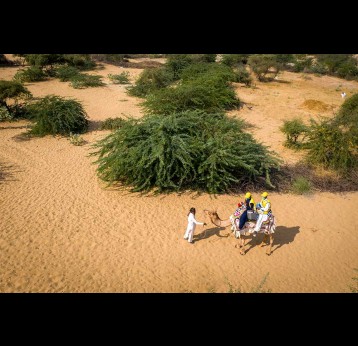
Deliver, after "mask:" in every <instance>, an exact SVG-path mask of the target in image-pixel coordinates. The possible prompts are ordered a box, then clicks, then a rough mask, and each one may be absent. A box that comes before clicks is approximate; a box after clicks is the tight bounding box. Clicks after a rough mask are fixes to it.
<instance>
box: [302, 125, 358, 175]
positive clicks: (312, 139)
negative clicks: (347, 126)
mask: <svg viewBox="0 0 358 346" xmlns="http://www.w3.org/2000/svg"><path fill="white" fill-rule="evenodd" d="M356 126H357V125H356ZM307 134H308V142H307V144H306V145H305V147H307V148H308V154H307V159H308V161H310V162H311V163H313V164H322V165H323V166H324V167H326V168H331V169H334V170H336V171H338V172H340V173H348V172H349V170H350V169H354V168H355V167H357V164H358V147H357V132H356V131H345V130H342V129H341V128H340V127H339V126H337V124H336V123H335V121H334V120H333V121H332V120H331V119H328V120H327V119H324V120H321V121H315V120H311V126H310V128H309V131H308V132H307Z"/></svg>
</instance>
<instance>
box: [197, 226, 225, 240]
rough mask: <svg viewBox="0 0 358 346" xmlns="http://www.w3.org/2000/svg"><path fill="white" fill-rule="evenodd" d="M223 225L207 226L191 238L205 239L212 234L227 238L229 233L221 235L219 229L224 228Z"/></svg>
mask: <svg viewBox="0 0 358 346" xmlns="http://www.w3.org/2000/svg"><path fill="white" fill-rule="evenodd" d="M225 229H226V228H225V227H212V228H208V229H206V230H204V231H202V232H201V233H198V234H196V235H194V237H193V239H194V240H195V241H199V240H202V239H207V238H210V237H212V236H213V235H216V236H217V237H219V238H227V237H228V236H229V235H230V234H226V235H221V234H220V231H223V230H225Z"/></svg>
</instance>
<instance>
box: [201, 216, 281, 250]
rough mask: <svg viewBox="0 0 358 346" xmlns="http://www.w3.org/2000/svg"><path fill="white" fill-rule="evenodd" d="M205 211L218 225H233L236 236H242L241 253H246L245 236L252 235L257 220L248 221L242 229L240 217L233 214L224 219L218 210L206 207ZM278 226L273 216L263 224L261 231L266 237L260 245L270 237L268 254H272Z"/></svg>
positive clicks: (232, 228) (264, 243)
mask: <svg viewBox="0 0 358 346" xmlns="http://www.w3.org/2000/svg"><path fill="white" fill-rule="evenodd" d="M204 212H205V213H206V214H207V215H208V216H209V218H210V220H211V222H212V223H213V224H214V225H215V226H218V227H227V226H231V230H232V231H233V233H234V235H235V238H236V239H238V238H240V248H241V250H240V254H241V255H245V236H247V235H252V233H253V230H254V228H255V225H256V224H255V222H252V221H247V222H246V223H245V225H244V227H243V229H242V230H241V231H240V230H239V229H238V225H239V219H238V218H234V216H233V215H231V216H230V217H229V218H228V219H226V220H222V219H220V217H219V215H218V213H217V211H212V210H207V209H205V210H204ZM275 228H276V221H275V217H274V216H272V217H271V218H270V219H269V221H268V222H265V223H263V224H262V225H261V228H260V231H259V233H264V237H263V239H262V242H261V243H260V244H259V246H260V247H262V246H264V245H266V238H267V236H268V237H269V240H270V244H269V247H268V248H267V250H266V255H268V256H270V255H271V248H272V243H273V235H274V233H275Z"/></svg>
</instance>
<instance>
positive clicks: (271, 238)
mask: <svg viewBox="0 0 358 346" xmlns="http://www.w3.org/2000/svg"><path fill="white" fill-rule="evenodd" d="M272 243H273V233H270V246H269V247H268V249H267V251H266V255H267V256H270V255H271V247H272Z"/></svg>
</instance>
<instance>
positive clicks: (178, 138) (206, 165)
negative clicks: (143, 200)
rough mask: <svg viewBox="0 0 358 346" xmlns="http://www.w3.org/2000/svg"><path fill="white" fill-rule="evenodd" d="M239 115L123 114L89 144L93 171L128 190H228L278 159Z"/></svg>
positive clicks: (265, 174)
mask: <svg viewBox="0 0 358 346" xmlns="http://www.w3.org/2000/svg"><path fill="white" fill-rule="evenodd" d="M244 127H245V125H244V123H243V122H242V121H241V120H237V119H233V118H229V117H227V116H226V115H224V114H222V113H214V114H208V113H205V112H201V111H186V112H181V113H176V114H170V115H168V116H166V117H163V116H161V115H151V116H148V115H147V116H145V117H144V118H142V119H139V120H135V119H129V120H127V121H125V122H124V123H123V126H122V127H121V128H120V129H118V130H117V131H115V132H114V133H112V134H110V135H109V136H107V137H106V138H104V139H102V140H100V141H99V142H98V143H97V144H96V145H95V148H96V149H97V151H96V152H93V153H92V155H98V156H99V158H98V160H97V161H96V163H98V165H99V166H98V169H97V171H98V174H99V176H100V177H101V178H102V179H103V180H105V181H107V182H109V183H115V182H121V183H122V184H124V185H129V186H132V190H133V191H148V190H151V189H156V190H157V191H158V192H161V191H166V190H182V189H194V190H205V191H208V192H210V193H219V192H225V191H228V190H229V189H230V188H231V187H233V186H237V185H238V184H241V183H244V182H247V181H255V180H256V179H259V177H265V178H266V182H267V184H268V185H270V173H271V172H272V170H275V169H277V168H278V167H279V159H278V158H276V157H275V156H274V155H273V154H272V153H270V152H269V151H268V150H267V148H266V147H264V146H262V145H261V144H258V143H256V142H255V140H254V139H253V137H252V136H251V135H250V134H247V133H244V132H243V128H244Z"/></svg>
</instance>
